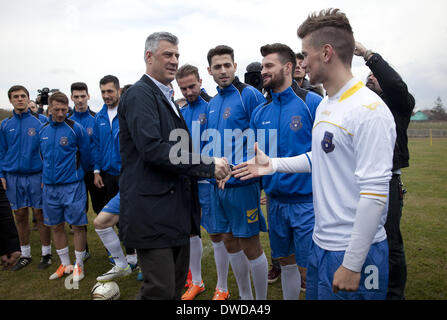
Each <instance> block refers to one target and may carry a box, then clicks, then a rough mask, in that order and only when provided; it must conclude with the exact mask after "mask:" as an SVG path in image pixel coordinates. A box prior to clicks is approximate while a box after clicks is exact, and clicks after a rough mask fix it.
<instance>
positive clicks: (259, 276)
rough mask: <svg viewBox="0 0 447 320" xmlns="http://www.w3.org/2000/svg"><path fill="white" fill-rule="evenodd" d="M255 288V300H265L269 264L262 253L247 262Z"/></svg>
mask: <svg viewBox="0 0 447 320" xmlns="http://www.w3.org/2000/svg"><path fill="white" fill-rule="evenodd" d="M248 263H249V265H250V270H251V276H252V278H253V286H254V287H255V294H256V300H267V287H268V281H267V279H268V269H269V263H268V261H267V257H266V256H265V253H264V252H263V253H262V254H261V255H260V256H259V257H257V258H256V259H253V260H248Z"/></svg>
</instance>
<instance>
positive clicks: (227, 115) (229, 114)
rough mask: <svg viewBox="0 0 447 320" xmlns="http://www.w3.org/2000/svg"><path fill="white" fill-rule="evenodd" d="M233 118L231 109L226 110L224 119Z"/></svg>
mask: <svg viewBox="0 0 447 320" xmlns="http://www.w3.org/2000/svg"><path fill="white" fill-rule="evenodd" d="M230 116H231V107H228V108H225V111H224V114H223V118H224V119H228V118H229V117H230Z"/></svg>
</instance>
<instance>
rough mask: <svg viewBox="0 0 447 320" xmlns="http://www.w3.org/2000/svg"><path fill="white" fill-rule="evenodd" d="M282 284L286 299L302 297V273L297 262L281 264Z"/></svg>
mask: <svg viewBox="0 0 447 320" xmlns="http://www.w3.org/2000/svg"><path fill="white" fill-rule="evenodd" d="M281 285H282V295H283V299H284V300H298V299H299V298H300V290H301V275H300V272H299V270H298V266H297V265H296V264H289V265H287V266H281Z"/></svg>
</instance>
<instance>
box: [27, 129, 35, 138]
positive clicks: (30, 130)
mask: <svg viewBox="0 0 447 320" xmlns="http://www.w3.org/2000/svg"><path fill="white" fill-rule="evenodd" d="M28 135H29V136H30V137H34V136H35V135H36V128H29V129H28Z"/></svg>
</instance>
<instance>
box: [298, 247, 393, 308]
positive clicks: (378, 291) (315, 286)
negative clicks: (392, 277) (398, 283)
mask: <svg viewBox="0 0 447 320" xmlns="http://www.w3.org/2000/svg"><path fill="white" fill-rule="evenodd" d="M344 255H345V252H344V251H327V250H324V249H322V248H320V247H319V246H318V245H317V244H316V243H315V242H313V241H312V245H311V254H310V256H309V263H308V266H307V278H306V299H307V300H384V299H385V298H386V292H387V288H388V274H389V267H388V242H387V240H384V241H381V242H378V243H375V244H373V245H371V248H370V250H369V252H368V256H367V257H366V260H365V263H364V265H363V267H362V271H361V278H360V283H359V288H358V290H357V291H356V292H347V291H339V292H338V293H334V292H333V291H332V282H333V279H334V273H335V271H337V269H338V268H339V267H340V265H341V264H342V262H343V257H344Z"/></svg>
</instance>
